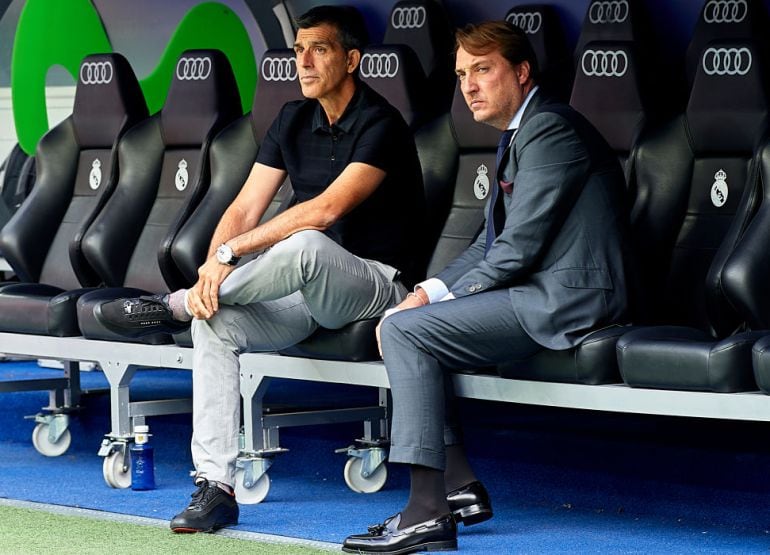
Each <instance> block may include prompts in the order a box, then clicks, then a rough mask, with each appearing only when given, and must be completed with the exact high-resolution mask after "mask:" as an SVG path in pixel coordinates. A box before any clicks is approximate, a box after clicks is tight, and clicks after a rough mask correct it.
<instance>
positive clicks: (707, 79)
mask: <svg viewBox="0 0 770 555" xmlns="http://www.w3.org/2000/svg"><path fill="white" fill-rule="evenodd" d="M686 114H687V122H688V125H689V128H690V135H691V137H692V141H693V146H694V148H695V149H696V152H699V153H704V152H715V151H719V152H722V153H739V152H751V151H752V150H753V149H754V147H755V146H756V144H757V141H758V140H759V138H760V137H761V136H762V135H763V134H764V132H765V129H766V126H767V115H768V105H767V95H766V72H765V67H764V60H763V58H762V55H761V51H760V50H759V49H758V48H757V47H756V45H755V44H754V43H752V42H748V41H719V42H713V43H710V44H709V46H708V47H707V48H706V49H705V50H704V51H703V54H702V55H701V58H700V63H699V64H698V69H697V72H696V73H695V82H694V83H693V87H692V90H691V91H690V100H689V102H688V104H687V110H686Z"/></svg>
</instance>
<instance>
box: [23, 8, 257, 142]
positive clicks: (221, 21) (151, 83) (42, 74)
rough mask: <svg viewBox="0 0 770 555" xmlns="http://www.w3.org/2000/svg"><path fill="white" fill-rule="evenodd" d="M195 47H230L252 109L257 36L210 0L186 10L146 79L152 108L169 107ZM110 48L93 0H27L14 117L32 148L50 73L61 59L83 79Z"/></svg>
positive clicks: (41, 125)
mask: <svg viewBox="0 0 770 555" xmlns="http://www.w3.org/2000/svg"><path fill="white" fill-rule="evenodd" d="M193 48H195V49H203V48H217V49H219V50H221V51H222V52H224V53H225V55H226V56H227V57H228V58H229V60H230V64H231V65H232V66H233V72H234V73H235V78H236V81H237V82H238V89H239V91H240V94H241V105H242V108H243V111H248V110H249V108H250V107H251V99H252V98H253V96H254V89H255V87H256V82H257V67H256V62H255V59H254V49H253V47H252V44H251V40H250V39H249V36H248V33H247V32H246V29H245V28H244V26H243V22H242V21H241V20H240V19H239V18H238V16H237V15H236V14H235V13H234V12H233V11H232V10H231V9H230V8H228V7H227V6H225V5H224V4H220V3H218V2H205V3H203V4H199V5H197V6H195V7H194V8H192V9H191V10H190V11H189V12H187V14H185V16H184V17H183V18H182V20H181V21H180V22H179V26H178V27H177V28H176V31H174V34H173V35H172V36H171V40H170V41H169V43H168V45H167V46H166V49H165V51H164V52H163V55H162V56H161V58H160V60H159V61H158V64H157V66H156V67H155V69H154V70H153V72H152V73H150V75H148V76H146V77H145V78H144V79H141V80H140V84H141V86H142V91H144V96H145V99H146V100H147V106H148V107H149V109H150V113H154V112H156V111H158V110H159V109H160V108H162V107H163V103H164V102H165V100H166V95H167V94H168V88H169V85H170V84H171V78H172V76H173V73H174V70H175V68H176V63H177V59H178V58H179V56H180V55H181V53H182V52H184V51H185V50H189V49H193ZM109 52H113V48H112V45H111V44H110V41H109V38H108V37H107V33H106V31H105V29H104V25H103V24H102V21H101V19H100V18H99V14H98V12H97V11H96V9H95V8H94V6H93V4H91V2H90V1H89V0H27V3H26V4H25V6H24V10H23V11H22V13H21V16H20V18H19V25H18V28H17V30H16V39H15V41H14V45H13V56H12V60H11V95H12V99H13V118H14V123H15V125H16V135H17V137H18V139H19V144H20V145H21V148H22V149H23V150H24V151H25V152H27V153H28V154H32V153H33V152H34V150H35V147H36V145H37V142H38V140H40V137H42V136H43V134H44V133H45V132H46V131H48V115H47V112H46V104H45V79H46V74H47V73H48V71H49V69H50V68H51V67H53V66H54V65H60V66H62V67H64V68H65V69H66V70H67V72H68V73H69V74H70V75H72V78H73V79H74V80H75V81H77V76H78V70H79V67H80V62H81V60H82V59H83V58H84V57H85V56H87V55H89V54H98V53H109Z"/></svg>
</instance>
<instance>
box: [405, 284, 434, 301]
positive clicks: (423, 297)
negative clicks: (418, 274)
mask: <svg viewBox="0 0 770 555" xmlns="http://www.w3.org/2000/svg"><path fill="white" fill-rule="evenodd" d="M407 297H414V298H416V299H417V300H419V301H420V302H421V303H422V304H423V305H426V304H430V299H429V298H428V293H426V292H425V289H423V288H422V287H420V286H417V287H415V288H414V291H413V292H411V293H409V294H408V295H407Z"/></svg>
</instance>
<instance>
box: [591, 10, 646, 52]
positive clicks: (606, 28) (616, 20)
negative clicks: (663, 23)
mask: <svg viewBox="0 0 770 555" xmlns="http://www.w3.org/2000/svg"><path fill="white" fill-rule="evenodd" d="M641 19H642V17H641V14H640V6H639V3H638V0H591V2H590V3H589V4H588V9H587V10H586V15H585V17H584V19H583V24H582V26H581V28H580V37H579V39H578V47H579V48H581V50H580V51H582V48H583V45H584V44H586V43H588V42H593V41H597V40H604V41H633V40H640V39H645V37H641V36H638V35H639V34H641V33H643V32H644V31H645V30H646V29H645V28H643V26H642V21H641ZM580 51H579V52H580Z"/></svg>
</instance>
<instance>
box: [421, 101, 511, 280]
mask: <svg viewBox="0 0 770 555" xmlns="http://www.w3.org/2000/svg"><path fill="white" fill-rule="evenodd" d="M499 140H500V131H499V130H497V129H495V128H493V127H491V126H489V125H486V124H483V123H477V122H476V121H474V119H473V116H472V115H471V112H470V110H469V109H468V106H467V105H466V104H465V100H464V99H463V96H462V93H461V92H460V89H459V87H458V88H457V89H456V91H455V96H454V100H453V102H452V109H451V112H449V113H447V114H445V115H444V116H442V117H440V118H436V119H435V120H433V121H431V122H430V123H429V124H427V125H425V126H424V127H422V128H420V129H419V130H418V131H417V132H416V133H415V141H416V143H417V151H418V153H419V155H420V163H421V164H422V172H423V181H424V183H425V189H426V195H427V198H428V208H429V213H430V216H431V218H432V219H433V220H434V221H431V222H430V227H431V229H432V230H433V233H434V237H435V239H434V244H435V248H434V249H433V254H432V257H431V258H430V261H429V264H428V272H427V274H428V275H429V276H430V275H433V274H435V273H436V272H438V271H439V270H441V269H443V268H444V266H446V265H447V264H448V263H449V262H451V261H452V260H453V259H454V258H455V257H457V256H458V255H459V254H460V253H461V252H462V251H463V250H464V249H465V248H466V247H467V246H468V245H469V244H470V243H471V241H473V239H474V238H475V237H476V235H477V233H478V231H479V230H480V229H481V225H482V224H483V222H484V206H485V204H486V201H487V199H488V196H489V191H490V187H491V186H492V184H493V183H494V171H495V153H496V151H497V143H498V141H499Z"/></svg>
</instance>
